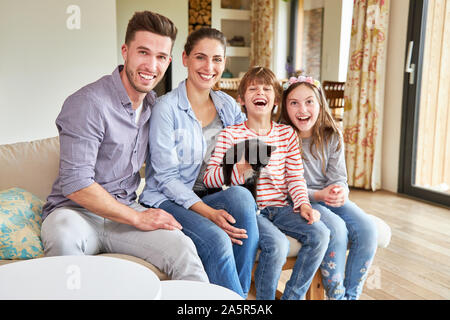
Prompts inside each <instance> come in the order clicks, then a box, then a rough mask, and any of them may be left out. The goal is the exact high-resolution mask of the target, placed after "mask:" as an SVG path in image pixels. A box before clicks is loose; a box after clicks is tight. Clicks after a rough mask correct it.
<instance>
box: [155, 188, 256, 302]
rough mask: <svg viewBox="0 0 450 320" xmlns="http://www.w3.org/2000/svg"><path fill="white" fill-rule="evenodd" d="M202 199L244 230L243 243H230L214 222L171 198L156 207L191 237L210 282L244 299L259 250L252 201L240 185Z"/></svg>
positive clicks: (248, 193) (249, 194)
mask: <svg viewBox="0 0 450 320" xmlns="http://www.w3.org/2000/svg"><path fill="white" fill-rule="evenodd" d="M202 200H203V202H204V203H206V204H207V205H209V206H210V207H212V208H214V209H223V210H225V211H226V212H228V213H229V214H231V215H232V216H233V217H234V219H235V220H236V223H235V224H234V225H233V226H235V227H236V228H242V229H245V230H247V236H248V238H247V239H241V240H242V242H243V244H242V245H237V244H233V243H232V242H231V239H230V238H229V236H228V234H226V233H225V231H223V230H222V229H221V228H220V227H219V226H217V225H216V224H215V223H214V222H212V221H210V220H209V219H207V218H205V217H203V216H201V215H200V214H198V213H196V212H194V211H191V210H188V209H185V208H183V207H182V206H179V205H177V204H176V203H174V202H172V201H169V200H167V201H164V202H163V203H162V204H161V205H160V206H159V208H161V209H163V210H165V211H167V212H169V213H170V214H172V215H173V216H174V217H175V219H176V220H177V221H178V222H179V223H181V225H182V226H183V229H182V231H183V232H184V234H186V235H187V236H188V237H189V238H191V239H192V241H193V242H194V244H195V247H196V248H197V252H198V255H199V257H200V259H201V260H202V263H203V266H204V268H205V271H206V274H207V275H208V278H209V281H210V282H211V283H214V284H217V285H220V286H223V287H226V288H229V289H231V290H233V291H235V292H236V293H238V294H239V295H241V296H242V297H243V298H246V297H247V294H248V291H249V290H250V284H251V278H252V268H253V264H254V262H255V256H256V250H257V249H258V238H259V232H258V225H257V223H256V210H257V207H256V203H255V200H254V199H253V196H252V195H251V193H250V192H249V191H248V190H247V189H245V188H244V187H239V186H234V187H231V188H229V189H227V190H225V191H221V192H217V193H214V194H210V195H207V196H205V197H203V198H202Z"/></svg>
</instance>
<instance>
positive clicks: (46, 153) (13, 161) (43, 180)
mask: <svg viewBox="0 0 450 320" xmlns="http://www.w3.org/2000/svg"><path fill="white" fill-rule="evenodd" d="M58 172H59V138H58V137H53V138H48V139H42V140H35V141H30V142H18V143H13V144H4V145H0V177H1V179H0V190H5V189H8V188H13V187H19V188H22V189H25V190H27V191H29V192H31V193H33V194H34V195H36V196H37V197H39V198H40V199H42V200H44V201H45V200H46V198H47V196H48V195H49V194H50V191H51V188H52V185H53V182H55V180H56V177H57V175H58Z"/></svg>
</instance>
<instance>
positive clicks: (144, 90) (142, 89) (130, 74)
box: [125, 67, 157, 93]
mask: <svg viewBox="0 0 450 320" xmlns="http://www.w3.org/2000/svg"><path fill="white" fill-rule="evenodd" d="M125 74H126V75H127V78H128V82H129V83H130V85H131V86H132V87H133V89H134V90H136V91H137V92H140V93H149V92H150V91H152V89H153V88H154V86H153V87H150V88H148V87H142V86H141V87H139V86H137V85H136V83H135V82H134V79H133V71H131V70H129V69H128V68H127V67H125ZM136 75H137V76H138V77H139V74H136ZM156 83H157V82H156Z"/></svg>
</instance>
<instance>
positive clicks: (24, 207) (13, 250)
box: [0, 188, 44, 260]
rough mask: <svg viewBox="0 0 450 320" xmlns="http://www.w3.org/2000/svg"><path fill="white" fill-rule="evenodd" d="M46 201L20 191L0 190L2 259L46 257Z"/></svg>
mask: <svg viewBox="0 0 450 320" xmlns="http://www.w3.org/2000/svg"><path fill="white" fill-rule="evenodd" d="M43 205H44V202H43V201H42V200H41V199H39V198H38V197H36V196H35V195H33V194H31V193H30V192H28V191H25V190H23V189H20V188H11V189H7V190H4V191H0V259H7V260H8V259H30V258H36V257H41V256H43V255H44V252H43V247H42V242H41V238H40V235H41V223H42V220H41V213H42V206H43Z"/></svg>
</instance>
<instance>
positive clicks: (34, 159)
mask: <svg viewBox="0 0 450 320" xmlns="http://www.w3.org/2000/svg"><path fill="white" fill-rule="evenodd" d="M58 168H59V139H58V137H53V138H48V139H42V140H35V141H30V142H19V143H14V144H6V145H0V191H2V190H6V189H9V188H13V187H19V188H22V189H25V190H27V191H29V192H31V193H32V194H34V195H35V196H37V197H38V198H40V199H41V200H43V201H44V202H45V200H46V198H47V195H48V194H49V193H50V191H51V187H52V184H53V182H54V181H55V179H56V177H57V174H58ZM142 187H143V184H141V186H140V189H139V190H142ZM139 190H138V192H139ZM371 217H372V218H373V219H374V221H375V222H376V224H377V227H378V246H379V247H386V246H387V245H388V244H389V242H390V237H391V230H390V228H389V226H388V225H387V224H386V223H385V222H384V221H383V220H381V219H379V218H377V217H375V216H371ZM288 239H289V241H290V244H291V245H290V251H289V255H288V257H290V258H292V257H296V255H297V253H298V251H299V250H300V248H301V244H300V243H299V242H298V241H296V240H295V239H293V238H290V237H288ZM0 245H2V244H1V243H0ZM105 255H107V256H112V257H118V258H122V259H127V260H131V261H135V262H137V263H140V264H142V265H144V266H147V267H148V268H150V269H151V270H153V271H154V272H155V273H156V274H157V275H158V277H159V278H160V279H161V280H167V279H169V277H168V276H167V275H166V274H164V273H163V272H161V271H160V270H159V269H157V268H156V267H155V266H153V265H151V264H150V263H148V262H146V261H144V260H142V259H139V258H136V257H132V256H128V255H123V254H105ZM289 260H291V261H293V259H288V261H289ZM14 261H17V260H0V265H1V264H5V263H10V262H14ZM291 265H292V263H291Z"/></svg>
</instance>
